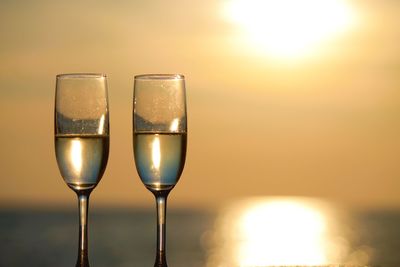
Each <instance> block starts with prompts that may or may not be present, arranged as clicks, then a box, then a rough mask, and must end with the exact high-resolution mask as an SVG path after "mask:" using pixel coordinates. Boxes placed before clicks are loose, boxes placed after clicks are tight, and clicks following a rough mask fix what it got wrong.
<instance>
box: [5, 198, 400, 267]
mask: <svg viewBox="0 0 400 267" xmlns="http://www.w3.org/2000/svg"><path fill="white" fill-rule="evenodd" d="M274 201H275V202H274ZM279 201H280V202H279ZM301 202H303V204H304V203H308V204H309V203H310V201H309V200H307V201H298V200H296V201H294V202H293V201H292V202H290V201H289V202H288V201H286V202H285V201H283V202H282V200H278V204H276V199H275V200H273V201H271V200H270V199H267V200H265V199H264V200H261V201H260V200H257V201H254V200H252V201H251V203H253V204H252V205H250V206H249V205H248V203H250V202H249V201H245V202H241V203H240V205H236V206H231V207H229V208H224V209H216V210H210V209H208V210H201V209H196V210H192V209H174V208H171V209H169V210H168V215H167V216H168V217H167V259H168V265H169V266H170V267H213V266H215V267H220V266H223V267H225V266H232V267H233V266H281V265H282V266H283V265H285V266H300V265H301V266H328V265H329V264H332V265H329V266H381V267H400V210H368V211H365V210H364V211H357V212H355V211H352V212H349V211H346V212H343V210H341V211H340V212H336V213H335V212H333V213H332V212H328V213H326V214H329V216H331V217H330V219H329V220H328V219H327V218H328V217H324V216H325V215H321V214H323V213H318V209H315V207H316V206H318V205H316V206H315V205H314V208H310V207H312V205H311V206H310V205H308V204H306V205H303V204H301V205H297V204H298V203H301ZM254 203H256V204H254ZM257 203H258V204H257ZM271 203H272V204H271ZM274 203H275V204H274ZM279 203H280V204H279ZM293 203H294V204H293ZM296 203H297V204H296ZM307 205H308V206H307ZM319 206H321V205H319ZM322 209H323V210H326V207H325V206H324V207H323V208H322ZM338 214H341V215H338ZM343 214H345V215H343ZM332 216H333V219H332ZM335 216H336V217H335ZM340 216H341V219H339V217H340ZM343 218H345V219H343ZM332 221H333V223H332ZM155 242H156V214H155V209H146V208H100V207H95V208H91V209H90V215H89V260H90V266H92V267H110V266H113V267H128V266H143V267H144V266H149V267H150V266H153V265H154V255H155ZM77 246H78V213H77V210H75V209H72V208H71V209H68V208H63V209H57V208H40V207H39V208H4V207H3V208H1V209H0V267H3V266H4V267H6V266H7V267H10V266H13V267H20V266H21V267H22V266H38V267H39V266H40V267H55V266H57V267H72V266H75V263H76V256H77ZM299 252H300V253H299ZM346 264H347V265H346Z"/></svg>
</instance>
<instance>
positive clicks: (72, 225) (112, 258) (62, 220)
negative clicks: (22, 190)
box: [0, 209, 213, 267]
mask: <svg viewBox="0 0 400 267" xmlns="http://www.w3.org/2000/svg"><path fill="white" fill-rule="evenodd" d="M155 216H156V214H155V210H153V209H151V210H148V211H147V210H142V209H126V210H122V209H117V210H112V209H91V210H90V214H89V260H90V264H91V266H96V267H109V266H114V267H117V266H119V267H124V266H153V264H154V255H155V254H154V252H155V241H156V232H155V231H156V217H155ZM212 217H213V216H210V215H209V214H206V213H202V212H189V211H174V210H170V211H168V218H167V226H168V229H167V234H168V237H167V241H168V246H167V253H168V262H169V264H170V266H194V267H195V266H204V264H205V251H204V247H203V246H202V244H201V235H202V233H203V232H204V231H206V229H207V227H209V225H210V224H211V223H212V222H211V220H212ZM77 246H78V214H77V211H76V210H63V211H60V210H48V209H43V210H41V209H34V210H24V209H17V210H10V209H8V210H7V209H3V210H1V211H0V266H1V267H3V266H8V267H10V266H14V267H19V266H40V267H46V266H49V267H50V266H51V267H54V266H58V267H71V266H75V262H76V256H77Z"/></svg>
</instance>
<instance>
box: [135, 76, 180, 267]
mask: <svg viewBox="0 0 400 267" xmlns="http://www.w3.org/2000/svg"><path fill="white" fill-rule="evenodd" d="M133 107H134V108H133V144H134V156H135V164H136V169H137V171H138V174H139V176H140V178H141V180H142V182H143V184H144V185H145V186H146V187H147V189H149V190H150V191H151V192H152V193H153V194H154V196H155V198H156V208H157V254H156V260H155V264H154V266H155V267H161V266H162V267H166V266H167V261H166V252H165V242H166V234H165V230H166V207H167V197H168V194H169V192H170V191H171V190H172V188H174V186H175V185H176V183H177V182H178V180H179V178H180V176H181V174H182V171H183V168H184V165H185V158H186V143H187V117H186V93H185V78H184V76H183V75H179V74H146V75H138V76H135V85H134V105H133Z"/></svg>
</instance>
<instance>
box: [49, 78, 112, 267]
mask: <svg viewBox="0 0 400 267" xmlns="http://www.w3.org/2000/svg"><path fill="white" fill-rule="evenodd" d="M56 80H57V81H56V98H55V118H54V126H55V127H54V133H55V150H56V158H57V164H58V168H59V170H60V172H61V175H62V177H63V178H64V181H65V182H66V183H67V185H68V186H69V187H70V188H71V189H72V190H73V191H75V193H76V194H77V196H78V205H79V250H78V259H77V263H76V266H79V267H88V266H89V260H88V238H87V233H88V228H87V223H88V207H89V195H90V193H91V191H92V190H93V189H94V188H95V187H96V185H97V184H98V183H99V181H100V179H101V177H102V176H103V173H104V171H105V169H106V165H107V160H108V150H109V115H108V98H107V78H106V76H105V75H103V74H61V75H57V79H56Z"/></svg>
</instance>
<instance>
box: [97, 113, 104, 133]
mask: <svg viewBox="0 0 400 267" xmlns="http://www.w3.org/2000/svg"><path fill="white" fill-rule="evenodd" d="M105 119H106V116H105V114H103V115H101V118H100V121H99V129H98V130H97V133H98V134H103V133H104V121H105Z"/></svg>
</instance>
